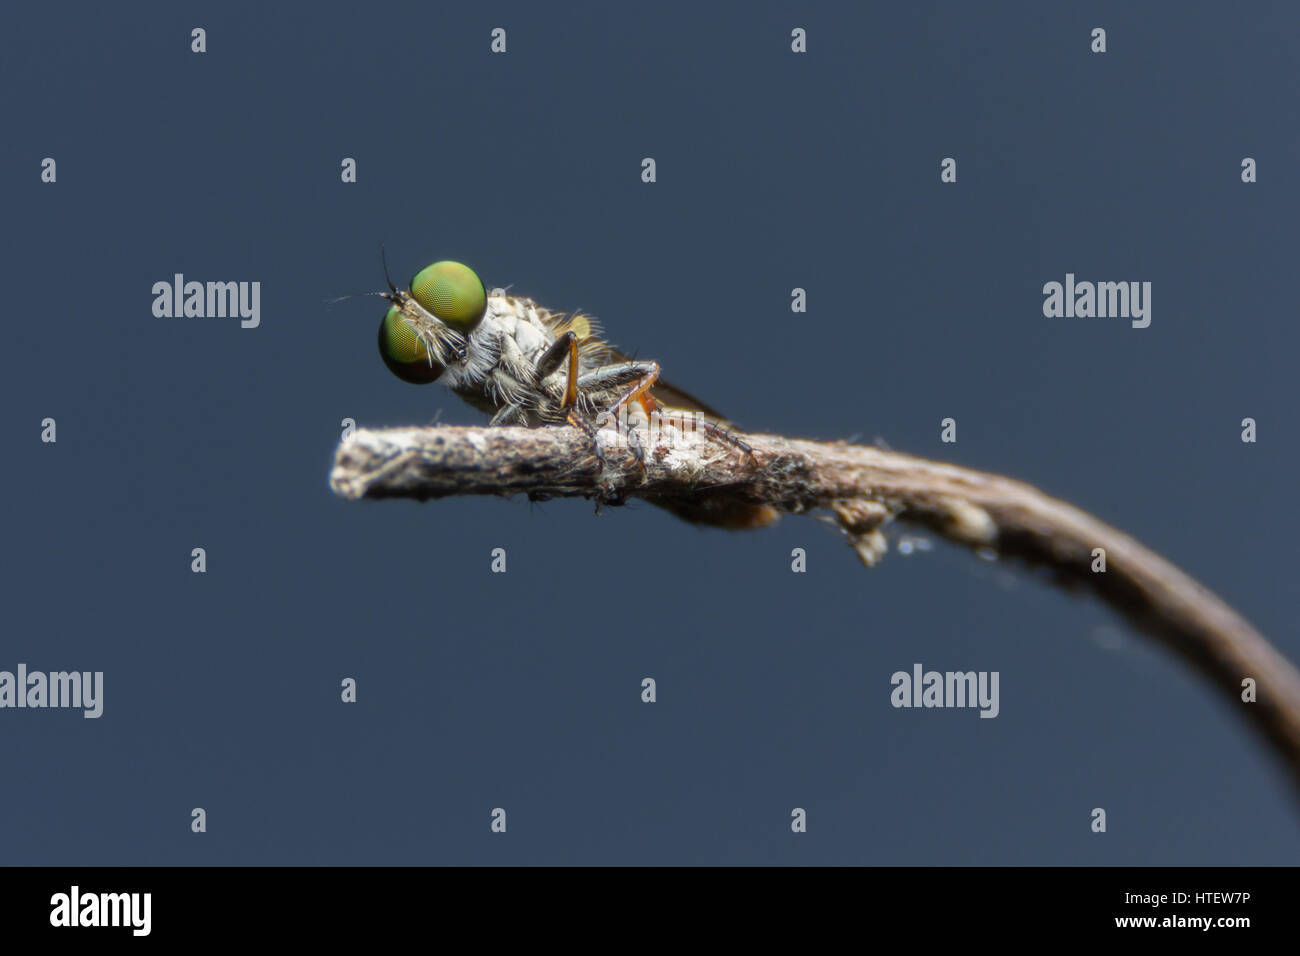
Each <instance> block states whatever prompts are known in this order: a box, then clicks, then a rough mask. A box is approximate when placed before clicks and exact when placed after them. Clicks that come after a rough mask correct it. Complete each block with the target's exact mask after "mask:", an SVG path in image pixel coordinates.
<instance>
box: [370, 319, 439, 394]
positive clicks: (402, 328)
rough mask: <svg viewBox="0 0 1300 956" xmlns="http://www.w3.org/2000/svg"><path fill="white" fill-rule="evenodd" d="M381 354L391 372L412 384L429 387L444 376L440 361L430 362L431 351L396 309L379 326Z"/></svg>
mask: <svg viewBox="0 0 1300 956" xmlns="http://www.w3.org/2000/svg"><path fill="white" fill-rule="evenodd" d="M379 355H380V357H381V358H382V359H383V360H384V364H385V365H387V366H388V370H389V371H390V372H392V373H393V374H394V375H396V376H397V377H398V378H400V379H401V380H402V381H403V382H410V383H411V384H412V385H427V384H429V383H430V382H434V381H437V379H438V376H439V375H441V374H442V373H443V367H442V366H441V365H439V364H438V362H437V360H435V361H434V362H433V364H430V363H429V350H428V349H426V348H425V347H424V343H423V342H421V341H420V338H419V336H417V335H416V334H415V330H414V329H412V328H411V324H410V323H409V322H407V321H406V319H404V318H402V313H401V312H399V311H397V309H396V308H390V309H389V310H388V313H387V314H386V315H385V316H384V318H383V320H382V321H381V322H380V323H379Z"/></svg>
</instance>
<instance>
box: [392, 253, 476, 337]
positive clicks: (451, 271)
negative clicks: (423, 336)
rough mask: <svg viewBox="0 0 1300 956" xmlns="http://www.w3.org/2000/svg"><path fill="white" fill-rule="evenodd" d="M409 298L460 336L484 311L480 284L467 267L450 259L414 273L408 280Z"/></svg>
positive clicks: (467, 330) (474, 323)
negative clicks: (412, 277)
mask: <svg viewBox="0 0 1300 956" xmlns="http://www.w3.org/2000/svg"><path fill="white" fill-rule="evenodd" d="M411 296H412V298H414V299H415V301H416V302H418V303H420V305H422V306H424V307H425V308H426V309H428V310H429V312H431V313H433V314H434V315H436V316H437V317H438V318H439V319H441V320H442V321H444V322H446V323H447V324H448V325H450V326H451V327H452V328H454V329H456V330H458V331H460V332H466V333H467V332H469V331H470V329H472V328H474V326H476V325H478V323H479V320H480V319H482V318H483V313H484V312H485V311H487V290H486V289H484V288H483V281H482V280H481V279H480V278H479V277H478V276H477V275H475V274H474V270H473V269H471V268H470V267H469V266H467V265H464V264H462V263H459V262H452V261H451V260H449V259H445V260H443V261H442V262H435V263H434V264H433V265H431V266H425V267H424V268H423V269H421V270H420V271H419V272H417V273H416V274H415V278H414V279H412V280H411Z"/></svg>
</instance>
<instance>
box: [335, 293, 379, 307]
mask: <svg viewBox="0 0 1300 956" xmlns="http://www.w3.org/2000/svg"><path fill="white" fill-rule="evenodd" d="M367 295H383V296H386V295H388V293H387V292H353V293H352V294H351V295H340V296H336V297H335V298H333V299H326V300H325V304H326V305H334V304H335V303H336V302H342V301H343V300H344V299H360V298H361V297H362V296H367Z"/></svg>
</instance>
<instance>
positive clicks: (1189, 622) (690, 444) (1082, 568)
mask: <svg viewBox="0 0 1300 956" xmlns="http://www.w3.org/2000/svg"><path fill="white" fill-rule="evenodd" d="M665 434H666V436H667V437H668V438H672V437H674V436H673V435H671V434H668V433H665ZM733 434H736V435H737V437H739V438H742V439H743V440H744V441H745V442H747V443H748V444H749V445H751V446H752V447H753V449H754V452H753V456H752V458H751V457H749V456H747V455H745V454H744V453H743V452H742V451H740V450H738V449H736V448H734V447H732V446H731V445H729V444H727V443H725V442H723V441H721V440H718V439H704V438H702V437H700V436H696V435H688V436H685V437H684V438H682V437H681V436H677V437H678V439H679V440H676V441H671V440H665V441H657V440H654V441H647V442H645V443H644V444H643V445H640V448H641V452H642V458H643V461H642V462H641V463H638V461H637V458H636V456H634V455H632V454H630V452H629V449H628V446H627V445H626V444H625V443H624V440H623V439H622V438H621V437H620V435H619V433H618V432H617V431H616V430H615V429H604V430H602V431H601V432H599V433H598V435H597V440H598V441H599V442H600V446H601V449H602V453H603V456H604V458H605V461H604V463H602V462H601V461H599V460H598V459H597V458H596V457H595V456H594V455H593V448H592V442H591V439H590V438H588V437H587V436H586V435H585V434H583V432H581V431H579V430H578V429H576V428H568V427H556V428H535V429H525V428H492V427H486V428H452V427H432V428H392V429H382V430H359V431H357V432H355V433H354V434H353V435H352V436H351V437H350V438H349V439H347V440H346V441H344V442H343V443H342V444H341V445H340V446H339V448H338V450H337V452H336V455H335V461H334V468H333V472H332V474H331V476H330V484H331V486H332V487H333V489H334V490H335V492H336V493H338V494H339V495H342V496H343V497H346V498H361V497H370V498H384V497H407V498H417V499H428V498H441V497H446V496H449V495H472V494H479V495H483V494H487V495H514V494H524V495H528V496H529V497H530V498H533V499H534V500H541V499H546V498H556V497H575V496H580V497H588V498H596V499H598V500H600V501H604V502H607V503H615V504H617V503H621V502H622V501H624V500H626V499H627V498H631V497H638V498H643V499H646V500H648V501H652V502H654V503H656V504H661V505H666V506H668V507H673V508H674V510H677V511H678V512H679V513H680V512H682V511H690V510H699V509H701V508H705V509H712V508H717V509H722V510H725V509H726V508H728V507H730V506H733V505H735V506H745V507H752V506H753V505H767V506H771V507H772V508H775V509H776V510H778V511H782V512H789V513H799V512H806V511H810V510H812V509H825V510H826V511H827V513H829V514H830V515H832V516H833V518H834V520H835V521H836V523H837V524H839V526H840V527H841V528H843V529H844V531H845V532H846V534H848V536H849V539H850V542H851V543H852V544H853V545H854V547H855V548H856V549H857V551H858V554H859V556H860V557H862V559H863V560H864V561H865V562H866V563H868V564H871V563H874V562H875V561H876V560H877V559H879V557H880V556H881V555H883V553H884V550H885V544H884V538H883V535H882V534H881V532H880V529H881V527H882V526H883V525H884V524H885V523H886V522H888V521H891V520H902V521H909V522H913V523H917V524H920V525H924V526H926V527H928V528H930V529H932V530H933V531H935V532H936V533H938V534H940V535H942V536H943V537H945V538H948V539H949V540H952V541H955V542H957V543H959V544H963V545H967V546H969V547H972V548H976V549H989V550H991V551H993V552H996V553H997V554H998V555H1001V556H1005V557H1013V558H1018V559H1023V560H1025V561H1028V562H1029V563H1031V564H1034V565H1038V566H1042V567H1046V568H1048V569H1050V570H1052V571H1053V572H1055V573H1056V575H1057V578H1058V580H1059V581H1061V582H1062V583H1065V584H1074V585H1081V586H1084V587H1087V588H1089V589H1091V590H1092V591H1093V592H1095V593H1096V594H1097V595H1099V596H1100V597H1101V598H1103V599H1104V600H1105V601H1107V602H1108V603H1110V604H1111V605H1112V606H1114V607H1115V608H1117V609H1118V610H1119V611H1120V612H1122V613H1123V614H1124V615H1126V616H1127V617H1128V618H1129V619H1130V620H1131V621H1132V622H1133V623H1134V624H1135V625H1136V626H1138V627H1139V628H1140V629H1141V630H1142V631H1144V632H1145V633H1148V634H1150V635H1153V636H1155V637H1157V638H1159V639H1160V640H1162V641H1164V642H1165V643H1166V644H1168V645H1169V646H1170V647H1172V648H1173V649H1174V650H1175V651H1176V652H1177V653H1178V654H1180V655H1181V656H1182V657H1184V658H1185V659H1187V660H1188V661H1190V662H1192V663H1193V664H1194V665H1195V666H1196V667H1198V668H1199V669H1200V670H1201V671H1202V672H1203V673H1204V674H1205V675H1206V676H1208V677H1209V678H1210V680H1211V681H1212V682H1213V683H1214V684H1216V685H1217V686H1219V687H1220V688H1221V689H1222V691H1223V692H1224V693H1225V694H1227V695H1228V700H1229V701H1230V702H1231V703H1233V705H1234V706H1235V707H1236V708H1240V709H1242V710H1244V711H1245V716H1246V717H1247V718H1248V719H1250V720H1252V721H1253V722H1254V724H1255V725H1256V726H1257V727H1258V729H1259V730H1260V731H1261V732H1262V733H1263V734H1264V735H1265V736H1266V737H1267V739H1268V740H1269V742H1270V743H1271V744H1272V745H1273V747H1274V748H1275V749H1276V750H1277V752H1278V753H1279V754H1280V755H1281V757H1282V759H1283V760H1284V762H1285V764H1286V766H1287V768H1288V769H1289V770H1290V773H1291V776H1292V781H1293V783H1295V784H1297V785H1300V672H1297V670H1296V668H1295V667H1294V666H1293V665H1292V664H1291V663H1290V661H1288V660H1287V659H1286V658H1285V657H1283V656H1282V655H1281V654H1280V653H1279V652H1278V651H1277V650H1276V649H1275V648H1274V647H1273V646H1272V645H1271V644H1269V642H1268V641H1267V640H1266V639H1265V638H1264V637H1263V636H1262V635H1260V634H1259V633H1258V632H1257V631H1256V630H1255V629H1254V628H1253V627H1251V625H1250V624H1249V623H1247V622H1246V621H1245V620H1244V619H1243V618H1242V617H1241V616H1240V615H1238V614H1237V613H1236V612H1235V611H1233V610H1232V609H1231V608H1230V607H1228V606H1227V605H1226V604H1224V603H1223V602H1222V601H1220V600H1219V599H1218V598H1217V597H1215V595H1214V594H1212V593H1211V592H1210V591H1208V590H1206V589H1205V588H1204V587H1202V586H1201V585H1199V584H1198V583H1197V582H1196V581H1194V580H1192V579H1191V578H1190V577H1189V576H1188V575H1186V574H1184V573H1183V572H1182V571H1179V570H1178V569H1177V568H1176V567H1174V566H1173V565H1172V564H1170V563H1169V562H1168V561H1166V560H1164V559H1163V558H1161V557H1160V556H1159V555H1157V554H1155V553H1154V552H1152V551H1150V550H1148V549H1147V548H1145V547H1143V546H1142V545H1141V544H1139V543H1138V542H1137V541H1135V540H1133V539H1132V538H1130V537H1129V536H1128V535H1126V534H1124V533H1122V532H1120V531H1117V530H1116V529H1114V528H1112V527H1110V526H1108V525H1106V524H1104V523H1103V522H1101V521H1099V520H1097V519H1096V518H1094V517H1092V516H1090V515H1088V514H1086V513H1085V512H1083V511H1080V510H1079V509H1078V508H1075V507H1073V506H1071V505H1069V504H1066V503H1065V502H1063V501H1059V500H1057V499H1055V498H1051V497H1049V496H1047V495H1045V494H1043V493H1042V492H1041V491H1039V490H1038V489H1036V488H1034V487H1032V486H1030V485H1027V484H1024V483H1023V482H1019V481H1014V480H1012V479H1010V478H1004V477H1001V476H998V475H993V474H986V473H983V472H978V471H972V470H970V469H967V468H961V467H957V466H955V465H947V464H942V463H940V462H934V461H927V460H925V459H922V458H915V457H912V456H910V455H905V454H901V453H899V452H894V451H887V450H884V449H880V448H874V447H867V446H861V445H848V444H844V443H822V442H812V441H801V440H795V439H789V438H783V437H780V436H775V435H750V434H741V433H733ZM660 437H664V436H660ZM686 439H691V440H686ZM1096 548H1102V549H1104V550H1105V561H1106V570H1105V572H1104V573H1097V572H1094V571H1093V570H1092V567H1093V561H1094V553H1093V552H1094V549H1096ZM1246 678H1253V679H1254V680H1255V682H1256V685H1257V698H1258V699H1257V701H1256V702H1254V703H1245V702H1243V701H1242V699H1241V694H1242V682H1243V680H1245V679H1246Z"/></svg>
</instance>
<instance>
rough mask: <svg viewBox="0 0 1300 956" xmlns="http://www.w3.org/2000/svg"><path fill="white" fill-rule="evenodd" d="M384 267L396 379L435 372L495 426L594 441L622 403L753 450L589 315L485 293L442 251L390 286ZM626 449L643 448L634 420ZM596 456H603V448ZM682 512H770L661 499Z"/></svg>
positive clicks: (385, 333) (760, 519)
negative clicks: (575, 433)
mask: <svg viewBox="0 0 1300 956" xmlns="http://www.w3.org/2000/svg"><path fill="white" fill-rule="evenodd" d="M384 275H385V278H386V279H387V281H388V289H389V291H388V292H386V293H384V292H381V293H379V295H381V296H383V297H384V298H385V299H387V300H388V301H389V303H391V304H390V306H389V309H388V311H387V313H385V315H384V317H383V320H382V321H381V322H380V323H379V354H380V356H381V357H382V358H383V360H384V364H385V365H387V366H388V369H389V371H391V372H392V373H393V374H394V375H396V376H397V377H398V378H400V379H401V380H402V381H404V382H411V383H413V384H417V385H424V384H428V383H430V382H435V381H441V382H443V384H445V385H447V386H448V387H450V388H451V390H452V391H453V392H455V393H456V394H457V395H459V396H460V397H461V398H463V399H464V400H465V401H467V402H468V403H469V404H471V405H473V406H474V407H475V408H478V409H480V410H481V411H484V412H486V413H488V414H490V415H491V416H492V421H491V424H493V425H523V426H527V427H541V426H546V425H562V424H566V423H567V424H570V425H574V426H576V427H578V428H580V429H582V430H583V431H584V432H586V433H587V435H588V436H589V437H591V438H592V440H593V445H594V448H595V450H596V455H597V457H598V458H600V457H601V454H600V448H599V444H596V443H595V435H596V431H597V429H598V428H600V427H603V426H605V425H607V424H614V425H615V426H616V427H619V428H620V429H626V428H627V425H626V423H627V421H628V416H627V412H628V410H629V409H631V408H634V407H637V408H639V409H640V411H642V412H644V414H645V415H646V416H647V417H651V416H655V415H658V416H661V418H664V419H667V420H673V419H677V420H687V419H689V420H690V421H691V422H692V424H693V426H694V427H697V428H699V429H700V430H701V431H703V432H704V433H705V434H707V435H708V436H710V438H712V439H715V440H718V441H723V442H727V443H729V444H731V445H732V446H734V447H737V448H739V449H740V450H741V451H742V452H744V453H745V454H752V452H751V449H750V448H749V446H748V445H746V444H745V443H744V442H742V441H740V440H739V439H738V438H735V437H733V436H731V435H730V433H728V432H727V431H726V429H725V427H724V425H725V419H724V418H723V417H722V415H720V414H719V413H718V412H716V411H715V410H714V409H712V408H710V407H709V406H708V405H705V404H704V403H703V402H700V401H698V400H697V399H695V398H692V397H691V396H690V395H688V394H687V393H685V392H683V391H681V390H680V389H677V388H674V387H673V386H671V385H669V384H668V383H667V382H665V381H664V380H663V378H662V377H660V375H659V365H658V364H657V363H655V362H648V361H638V360H635V359H632V358H629V357H628V356H627V355H624V354H623V353H622V352H619V351H618V350H617V349H615V348H614V347H613V346H611V345H610V344H609V343H608V342H606V341H604V339H602V338H601V336H600V329H599V328H598V326H597V325H596V322H595V320H594V319H593V318H591V317H590V316H586V315H581V314H579V313H574V314H572V315H561V314H558V313H554V312H551V311H549V310H547V309H544V308H542V307H541V306H539V305H538V304H537V303H536V302H534V301H533V300H532V299H528V298H525V297H523V296H514V295H509V294H507V293H506V291H505V290H503V289H494V290H492V291H491V292H490V293H489V292H488V290H487V288H486V287H485V286H484V285H483V282H482V280H481V279H479V277H478V276H477V275H476V274H475V273H474V271H473V270H472V269H470V268H469V267H468V266H466V265H463V264H462V263H459V262H452V261H448V260H444V261H441V262H435V263H433V264H432V265H429V266H426V267H425V268H423V269H421V270H420V271H419V272H417V273H416V274H415V277H414V278H412V279H411V283H410V287H409V288H408V289H398V288H397V287H396V286H395V285H393V282H392V280H391V279H390V278H388V266H387V263H386V262H385V265H384ZM627 437H628V439H629V445H630V446H631V447H632V448H633V451H634V454H635V455H636V456H637V457H638V459H640V458H641V456H642V454H643V451H642V449H641V447H640V445H639V441H638V439H637V438H636V435H635V432H634V430H632V431H629V432H628V433H627ZM602 460H603V459H602ZM654 502H655V504H658V505H660V506H661V507H664V508H667V509H668V510H669V511H672V512H673V513H674V514H676V515H678V516H679V517H681V518H684V519H686V520H687V521H692V522H695V523H699V524H709V525H714V526H717V527H724V528H757V527H762V526H764V525H767V524H771V523H772V522H773V521H775V520H776V517H777V515H776V512H775V510H773V509H771V508H768V507H767V506H763V505H747V504H737V503H734V502H731V501H729V500H727V499H717V498H715V499H710V498H709V497H708V496H707V495H703V496H701V497H700V498H698V499H692V500H689V501H686V500H679V499H674V500H671V501H670V500H658V499H654Z"/></svg>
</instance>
